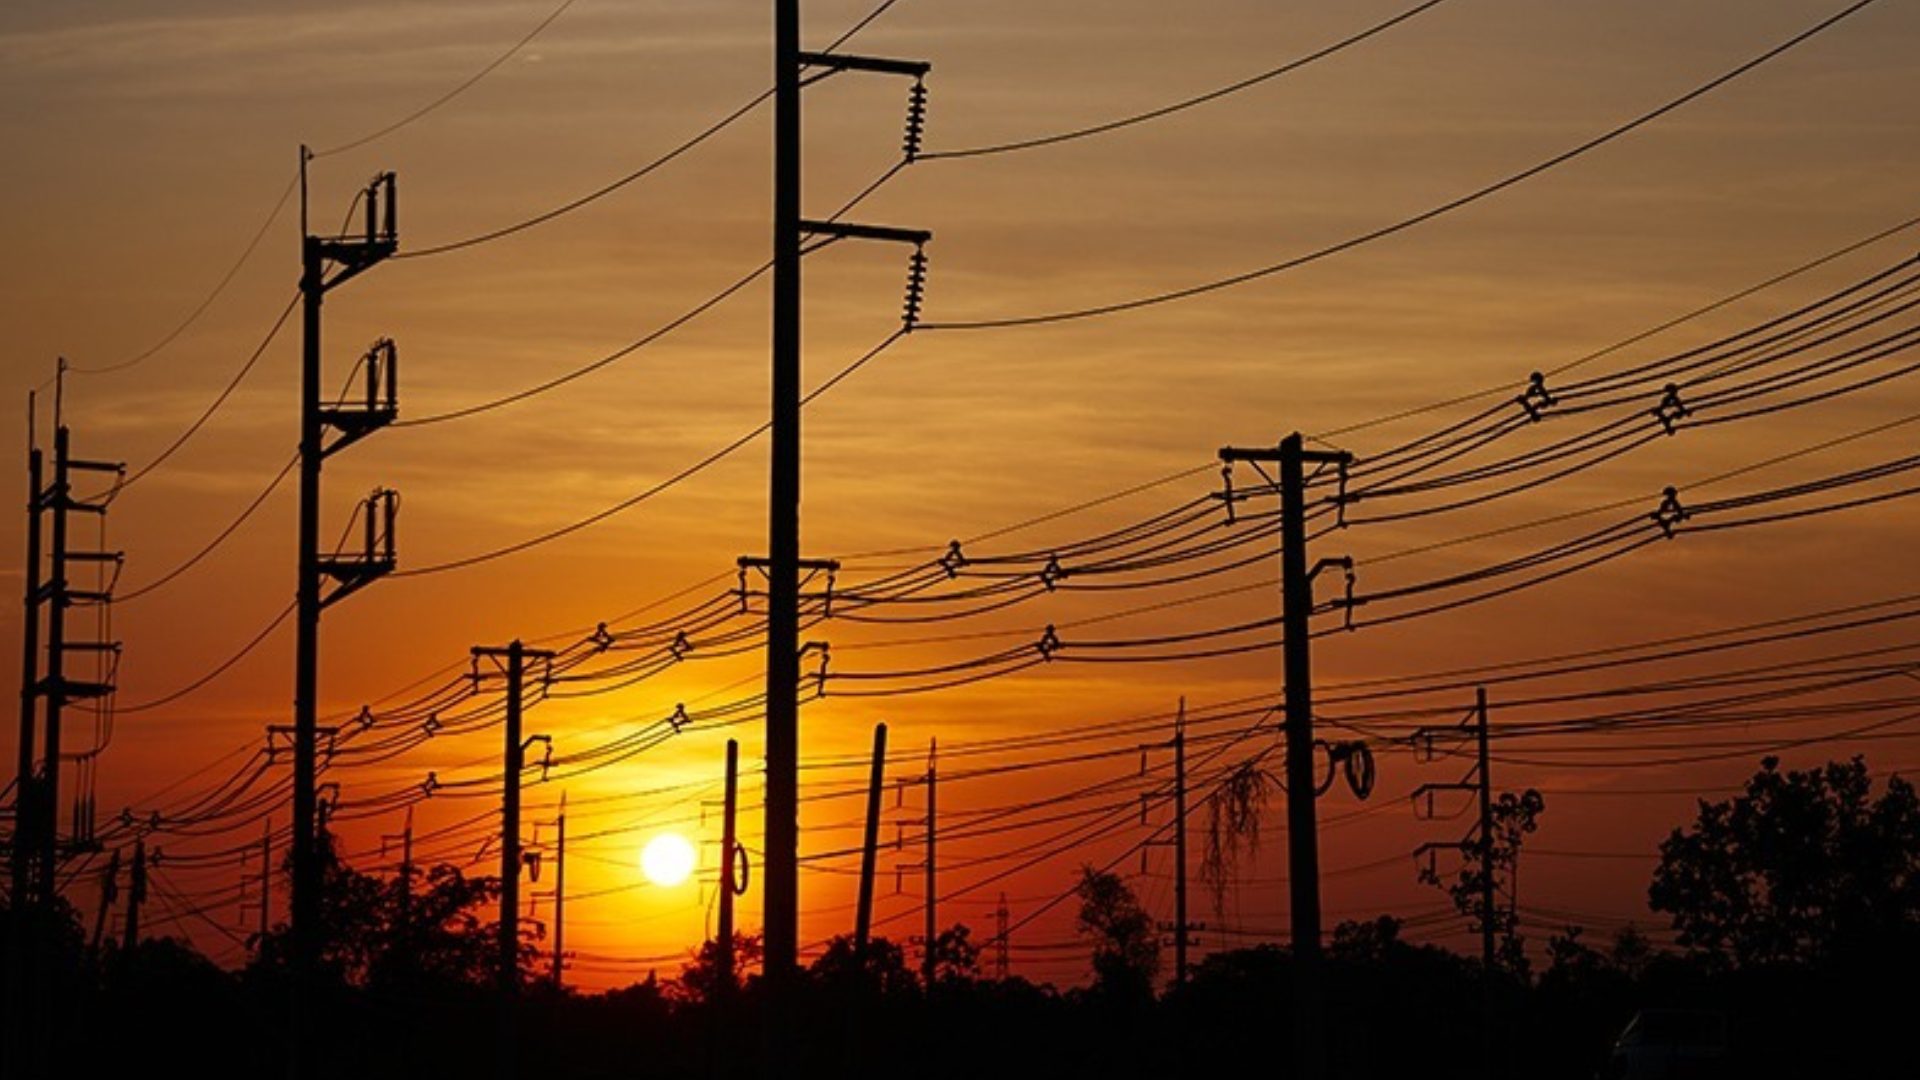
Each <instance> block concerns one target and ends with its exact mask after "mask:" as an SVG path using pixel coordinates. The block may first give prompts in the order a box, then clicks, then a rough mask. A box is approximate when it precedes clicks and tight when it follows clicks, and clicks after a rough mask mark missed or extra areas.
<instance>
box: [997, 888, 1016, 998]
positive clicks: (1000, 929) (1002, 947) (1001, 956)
mask: <svg viewBox="0 0 1920 1080" xmlns="http://www.w3.org/2000/svg"><path fill="white" fill-rule="evenodd" d="M1011 951H1012V950H1011V949H1009V948H1008V946H1007V894H1006V893H1001V894H1000V902H999V903H998V904H996V905H995V906H994V909H993V977H994V978H995V979H997V980H999V981H1000V982H1006V981H1007V976H1008V975H1009V974H1011V973H1012V971H1013V964H1012V962H1011V957H1010V955H1009V954H1010V953H1011Z"/></svg>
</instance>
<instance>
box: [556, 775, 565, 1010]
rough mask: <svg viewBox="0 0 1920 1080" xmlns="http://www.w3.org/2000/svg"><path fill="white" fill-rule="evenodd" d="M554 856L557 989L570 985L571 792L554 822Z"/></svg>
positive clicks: (563, 794) (563, 800) (561, 803)
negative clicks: (568, 878) (568, 969)
mask: <svg viewBox="0 0 1920 1080" xmlns="http://www.w3.org/2000/svg"><path fill="white" fill-rule="evenodd" d="M553 827H554V832H555V836H554V854H553V988H554V989H555V990H558V989H560V988H561V987H563V986H565V985H566V975H565V972H566V966H567V793H566V792H564V791H563V792H561V793H560V816H559V817H558V818H556V819H555V820H554V823H553Z"/></svg>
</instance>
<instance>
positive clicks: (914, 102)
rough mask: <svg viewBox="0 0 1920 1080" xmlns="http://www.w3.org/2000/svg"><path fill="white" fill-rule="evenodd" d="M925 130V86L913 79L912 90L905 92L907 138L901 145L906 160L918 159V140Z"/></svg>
mask: <svg viewBox="0 0 1920 1080" xmlns="http://www.w3.org/2000/svg"><path fill="white" fill-rule="evenodd" d="M926 129H927V84H926V83H925V82H923V81H921V80H919V79H915V80H914V83H913V89H911V90H909V91H907V136H906V141H905V142H904V143H903V144H902V147H901V148H902V149H903V150H905V151H906V154H907V160H908V161H915V160H918V159H919V157H920V140H921V137H922V136H923V135H925V134H926Z"/></svg>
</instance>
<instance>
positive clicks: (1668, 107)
mask: <svg viewBox="0 0 1920 1080" xmlns="http://www.w3.org/2000/svg"><path fill="white" fill-rule="evenodd" d="M1875 2H1876V0H1855V2H1854V3H1852V4H1850V5H1848V6H1847V7H1845V8H1843V9H1841V10H1840V11H1839V12H1836V13H1835V14H1833V15H1829V16H1828V17H1826V18H1825V19H1822V20H1821V21H1820V22H1818V23H1815V24H1814V25H1813V26H1811V27H1808V28H1807V29H1805V30H1802V31H1801V32H1800V33H1798V34H1795V35H1794V36H1793V37H1791V38H1788V39H1787V40H1786V41H1783V42H1781V43H1780V44H1778V45H1775V46H1773V47H1772V48H1770V49H1768V50H1767V51H1766V52H1763V53H1761V54H1760V55H1758V56H1756V57H1754V58H1753V59H1751V60H1748V61H1746V62H1745V63H1743V64H1741V65H1740V66H1738V67H1736V68H1734V69H1732V70H1731V71H1728V72H1726V73H1724V74H1721V75H1719V76H1716V77H1715V78H1713V79H1711V80H1709V81H1708V82H1706V83H1703V84H1701V85H1700V86H1697V87H1695V88H1694V89H1692V90H1689V91H1687V92H1686V93H1685V94H1682V95H1681V96H1679V97H1677V98H1674V99H1673V100H1671V101H1668V102H1667V103H1666V104H1664V105H1661V106H1659V107H1658V108H1655V109H1653V110H1652V111H1650V112H1646V113H1642V114H1641V115H1640V116H1638V117H1635V118H1634V119H1632V120H1629V121H1627V122H1626V123H1624V124H1621V125H1619V126H1618V127H1615V128H1613V129H1611V130H1609V131H1607V132H1605V133H1604V134H1601V135H1597V136H1595V137H1593V138H1591V139H1588V140H1587V141H1586V142H1583V143H1581V144H1579V145H1578V146H1575V147H1573V148H1572V149H1570V150H1565V151H1562V152H1560V153H1559V154H1556V155H1554V156H1553V157H1550V158H1548V159H1547V160H1545V161H1542V162H1540V163H1538V164H1535V165H1531V166H1529V167H1527V168H1525V169H1522V170H1521V171H1519V172H1517V173H1512V174H1510V175H1508V176H1506V177H1504V178H1502V179H1500V180H1496V181H1494V182H1493V183H1491V184H1488V185H1486V186H1484V187H1481V188H1478V189H1475V190H1474V191H1471V192H1469V193H1467V194H1465V195H1461V196H1459V197H1457V198H1454V199H1450V200H1448V201H1446V202H1444V203H1441V204H1440V205H1438V206H1435V207H1432V208H1431V209H1428V210H1424V211H1422V212H1420V213H1418V214H1415V215H1413V216H1412V217H1407V218H1402V219H1400V220H1399V221H1396V222H1394V223H1392V224H1390V225H1383V226H1381V227H1379V228H1377V229H1374V230H1372V231H1370V232H1365V233H1362V234H1360V235H1358V236H1354V237H1349V238H1348V239H1346V240H1342V241H1340V242H1338V243H1335V244H1330V245H1328V246H1326V247H1322V248H1319V249H1317V250H1314V251H1311V252H1308V253H1306V254H1304V255H1297V256H1294V257H1293V258H1290V259H1285V260H1283V261H1281V262H1277V263H1272V264H1269V265H1267V266H1263V267H1260V268H1259V269H1255V270H1249V271H1246V272H1245V273H1240V274H1234V275H1232V276H1230V277H1224V278H1218V279H1215V280H1213V281H1208V282H1203V283H1201V284H1199V285H1190V286H1188V287H1186V288H1182V289H1174V290H1171V291H1168V292H1162V293H1155V294H1153V295H1150V296H1143V297H1138V298H1136V299H1132V300H1122V301H1117V302H1114V303H1110V304H1101V305H1098V306H1096V307H1087V308H1076V309H1070V310H1066V311H1056V312H1048V313H1044V314H1038V315H1014V316H1004V317H1000V318H992V319H971V320H961V321H954V322H928V323H922V324H921V326H920V329H922V330H994V329H1003V328H1008V327H1019V326H1039V325H1043V324H1049V323H1060V322H1071V321H1075V320H1079V319H1088V318H1093V317H1095V316H1101V315H1113V314H1118V313H1120V312H1124V311H1134V310H1138V309H1140V308H1146V307H1154V306H1157V305H1160V304H1166V303H1171V302H1173V301H1176V300H1186V299H1190V298H1192V297H1195V296H1200V295H1203V294H1206V293H1210V292H1216V291H1219V290H1221V289H1226V288H1231V287H1233V286H1235V285H1244V284H1246V283H1247V282H1250V281H1257V280H1259V279H1261V278H1265V277H1270V276H1272V275H1274V274H1278V273H1282V272H1284V271H1287V270H1293V269H1296V268H1298V267H1301V266H1305V265H1307V264H1309V263H1313V262H1318V261H1320V260H1322V259H1325V258H1328V257H1330V256H1333V255H1338V254H1340V253H1342V252H1346V251H1351V250H1353V249H1355V248H1358V247H1361V246H1364V245H1366V244H1370V243H1372V242H1373V241H1375V240H1380V239H1383V238H1385V237H1389V236H1393V235H1394V234H1396V233H1401V232H1405V231H1406V230H1408V229H1411V228H1413V227H1415V226H1417V225H1421V224H1424V223H1426V222H1428V221H1431V220H1433V219H1435V218H1438V217H1441V216H1443V215H1446V214H1449V213H1452V212H1453V211H1455V210H1459V209H1461V208H1463V207H1466V206H1470V205H1472V204H1474V203H1477V202H1479V201H1481V200H1482V199H1485V198H1487V197H1489V196H1491V195H1495V194H1497V193H1499V192H1501V191H1505V190H1506V189H1508V188H1510V187H1513V186H1515V185H1517V184H1520V183H1523V182H1524V181H1526V180H1529V179H1531V178H1533V177H1535V176H1538V175H1540V174H1541V173H1544V172H1547V171H1548V170H1550V169H1553V168H1555V167H1556V166H1559V165H1562V164H1564V163H1566V162H1568V161H1571V160H1573V159H1575V158H1577V157H1580V156H1582V155H1584V154H1586V153H1587V152H1589V151H1591V150H1595V149H1598V148H1599V147H1601V146H1604V145H1606V144H1607V143H1610V142H1612V141H1614V140H1615V139H1618V138H1620V137H1621V136H1623V135H1626V134H1628V133H1629V132H1632V131H1634V130H1636V129H1638V128H1641V127H1644V126H1645V125H1647V124H1649V123H1652V122H1653V121H1655V120H1657V119H1659V118H1660V117H1662V116H1665V115H1666V114H1668V113H1670V112H1673V111H1674V110H1676V109H1678V108H1680V107H1682V106H1684V105H1686V104H1688V103H1689V102H1691V101H1694V100H1695V99H1697V98H1700V97H1702V96H1704V95H1706V94H1708V93H1711V92H1712V91H1714V90H1716V89H1719V88H1720V87H1721V86H1724V85H1726V84H1727V83H1729V82H1732V81H1733V80H1735V79H1737V78H1739V77H1740V76H1742V75H1744V74H1746V73H1747V72H1749V71H1752V70H1753V69H1754V68H1757V67H1759V66H1761V65H1762V64H1765V63H1766V62H1768V61H1770V60H1772V59H1774V58H1776V57H1778V56H1780V55H1782V54H1783V53H1786V52H1788V51H1789V50H1791V49H1793V48H1794V47H1795V46H1797V45H1800V44H1802V43H1803V42H1806V41H1808V40H1810V39H1812V38H1813V37H1815V36H1817V35H1818V34H1820V33H1821V32H1822V31H1824V30H1826V29H1828V28H1829V27H1832V26H1834V25H1835V24H1837V23H1839V22H1840V21H1841V20H1843V19H1845V18H1847V17H1848V16H1850V15H1852V14H1854V13H1855V12H1857V11H1859V10H1861V9H1862V8H1865V7H1867V6H1868V5H1870V4H1873V3H1875Z"/></svg>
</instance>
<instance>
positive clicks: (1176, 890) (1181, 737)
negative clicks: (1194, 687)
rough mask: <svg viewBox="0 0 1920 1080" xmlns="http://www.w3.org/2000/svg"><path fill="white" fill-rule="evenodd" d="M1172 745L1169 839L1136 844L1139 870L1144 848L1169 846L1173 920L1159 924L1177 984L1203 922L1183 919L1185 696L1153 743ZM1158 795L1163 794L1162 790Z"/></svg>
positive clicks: (1143, 758) (1145, 800)
mask: <svg viewBox="0 0 1920 1080" xmlns="http://www.w3.org/2000/svg"><path fill="white" fill-rule="evenodd" d="M1157 745H1159V746H1170V747H1172V748H1173V838H1172V839H1171V840H1156V839H1148V840H1147V841H1145V842H1144V843H1143V844H1142V845H1141V847H1140V872H1141V873H1143V874H1144V873H1145V872H1146V869H1147V849H1149V848H1152V847H1157V846H1160V845H1169V846H1171V847H1172V848H1173V921H1172V922H1163V923H1161V924H1160V930H1161V932H1163V933H1168V934H1172V935H1173V982H1174V985H1176V986H1178V985H1180V984H1181V983H1184V982H1186V981H1187V948H1188V946H1189V945H1190V944H1192V940H1193V939H1192V932H1193V931H1195V930H1199V929H1203V928H1204V927H1203V924H1201V923H1197V922H1193V921H1191V920H1189V919H1188V918H1187V699H1186V698H1184V697H1183V698H1181V699H1180V709H1179V711H1178V712H1177V713H1175V714H1174V721H1173V738H1172V739H1170V740H1168V741H1167V742H1164V743H1160V744H1157ZM1146 749H1147V748H1146V747H1142V748H1141V753H1140V773H1141V775H1142V776H1144V775H1146V771H1147V755H1146ZM1160 797H1164V789H1162V793H1161V795H1160ZM1153 798H1154V796H1153V795H1142V796H1140V824H1141V825H1145V824H1146V823H1147V807H1148V805H1149V803H1150V802H1151V801H1152V799H1153Z"/></svg>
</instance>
